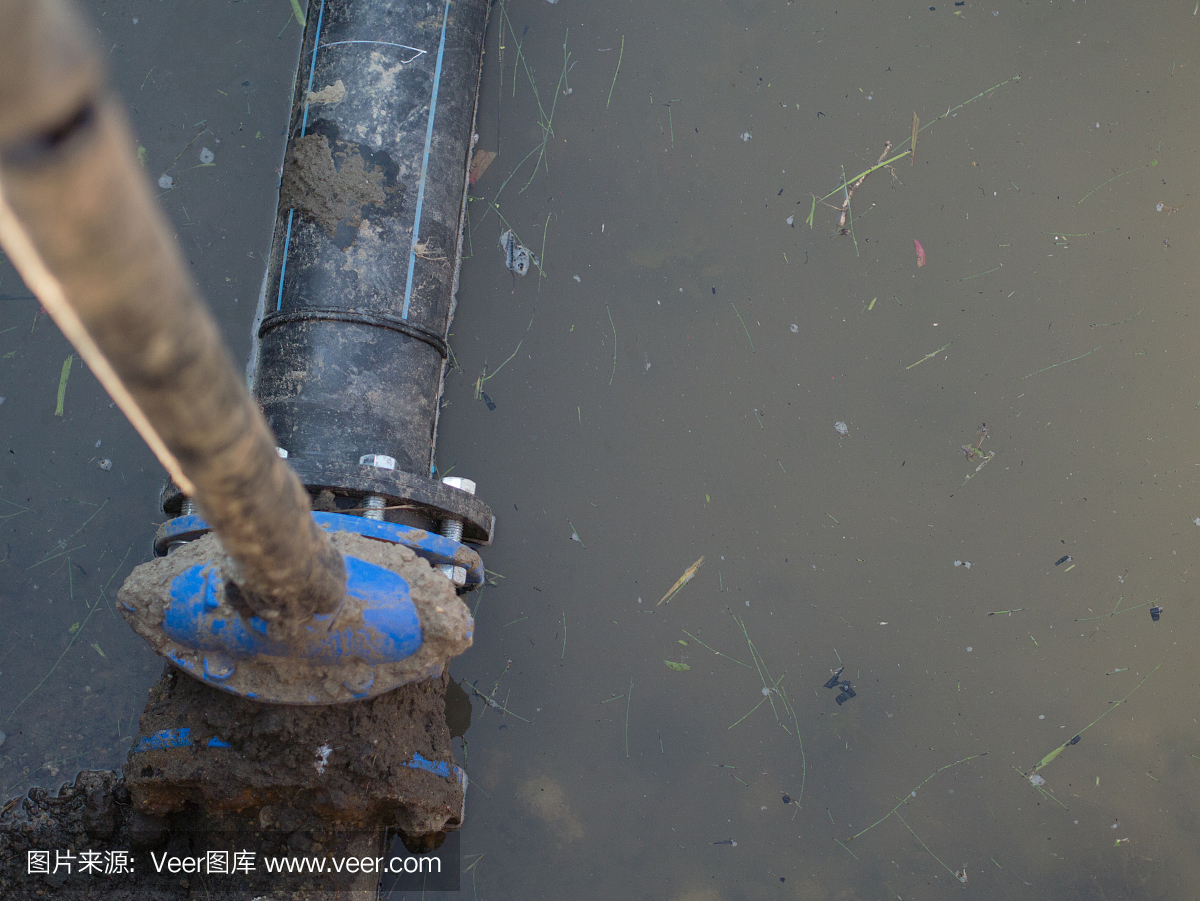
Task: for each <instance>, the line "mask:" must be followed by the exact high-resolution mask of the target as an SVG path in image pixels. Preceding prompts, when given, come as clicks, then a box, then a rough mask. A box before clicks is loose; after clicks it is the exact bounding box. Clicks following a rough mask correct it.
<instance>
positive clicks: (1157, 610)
mask: <svg viewBox="0 0 1200 901" xmlns="http://www.w3.org/2000/svg"><path fill="white" fill-rule="evenodd" d="M1162 611H1163V608H1162V607H1151V608H1150V618H1151V619H1152V620H1154V621H1155V622H1158V618H1159V617H1160V616H1162Z"/></svg>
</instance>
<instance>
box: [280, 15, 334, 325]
mask: <svg viewBox="0 0 1200 901" xmlns="http://www.w3.org/2000/svg"><path fill="white" fill-rule="evenodd" d="M324 18H325V0H321V9H320V11H319V12H318V13H317V33H316V35H315V36H314V37H313V52H312V62H310V63H309V65H308V94H311V93H312V86H313V76H315V75H316V74H317V50H318V49H319V48H320V46H321V22H322V20H324ZM308 94H305V95H304V118H303V119H302V120H301V122H300V137H304V132H305V130H306V129H307V128H308ZM284 165H285V166H286V165H287V160H284ZM295 214H296V211H295V210H294V209H292V210H288V229H287V237H286V238H284V240H283V262H282V263H280V264H279V298H278V299H277V300H276V301H275V312H277V313H278V312H279V311H280V310H282V309H283V276H284V273H285V272H287V255H288V245H290V244H291V243H292V217H293V216H294V215H295Z"/></svg>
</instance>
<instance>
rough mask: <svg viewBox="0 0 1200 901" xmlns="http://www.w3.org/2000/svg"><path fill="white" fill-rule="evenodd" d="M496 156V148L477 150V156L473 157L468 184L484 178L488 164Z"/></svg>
mask: <svg viewBox="0 0 1200 901" xmlns="http://www.w3.org/2000/svg"><path fill="white" fill-rule="evenodd" d="M495 158H496V151H494V150H476V151H475V156H473V157H472V158H471V171H470V174H469V175H468V176H467V179H468V184H471V185H474V184H475V182H477V181H479V179H481V178H483V173H484V172H486V171H487V168H488V166H490V165H491V164H492V160H494V159H495Z"/></svg>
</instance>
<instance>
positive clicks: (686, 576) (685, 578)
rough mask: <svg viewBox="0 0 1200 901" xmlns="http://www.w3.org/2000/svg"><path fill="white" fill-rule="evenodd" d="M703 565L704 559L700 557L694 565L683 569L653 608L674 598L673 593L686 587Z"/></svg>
mask: <svg viewBox="0 0 1200 901" xmlns="http://www.w3.org/2000/svg"><path fill="white" fill-rule="evenodd" d="M703 565H704V557H703V555H701V557H700V559H699V560H697V561H696V562H695V563H693V564H692V565H691V566H689V567H688V568H687V569H685V570H684V571H683V575H682V576H680V577H679V578H678V579H676V580H675V584H674V585H672V586H671V588H670V590H669V591H668V592H667V593H666V594H664V595H663V596H662V598H661V599H660V600H659V602H658V604H655V605H654V606H655V607H657V606H659V604H662V603H664V602H667V601H670V600H671V598H673V597H674V596H675V593H676V592H677V591H679V589H681V588H683V586H684V585H686V584H687V583H688V582H690V581H692V577H693V576H694V575H696V571H697V570H699V569H700V567H701V566H703Z"/></svg>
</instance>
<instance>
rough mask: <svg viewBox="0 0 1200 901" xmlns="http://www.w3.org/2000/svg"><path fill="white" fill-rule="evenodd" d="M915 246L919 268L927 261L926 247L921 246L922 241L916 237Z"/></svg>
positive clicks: (914, 239)
mask: <svg viewBox="0 0 1200 901" xmlns="http://www.w3.org/2000/svg"><path fill="white" fill-rule="evenodd" d="M913 247H915V248H916V251H917V268H918V269H920V268H921V267H922V266H924V265H925V263H926V260H925V248H924V247H922V246H921V242H920V241H918V240H917V239H916V238H913Z"/></svg>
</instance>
